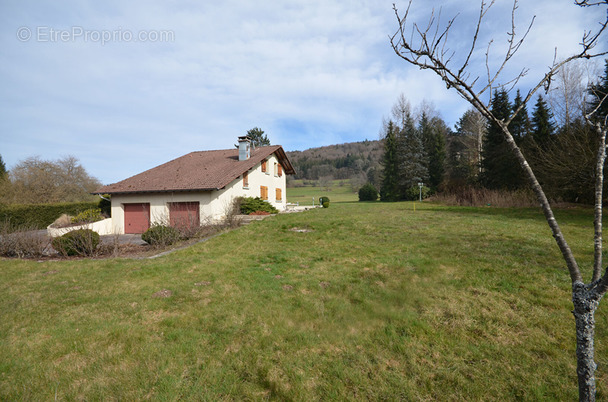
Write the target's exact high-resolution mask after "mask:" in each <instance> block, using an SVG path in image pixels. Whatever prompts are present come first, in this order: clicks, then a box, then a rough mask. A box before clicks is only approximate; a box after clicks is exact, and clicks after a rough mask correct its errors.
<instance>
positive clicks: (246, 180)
mask: <svg viewBox="0 0 608 402" xmlns="http://www.w3.org/2000/svg"><path fill="white" fill-rule="evenodd" d="M243 188H249V173H248V172H245V173H243Z"/></svg>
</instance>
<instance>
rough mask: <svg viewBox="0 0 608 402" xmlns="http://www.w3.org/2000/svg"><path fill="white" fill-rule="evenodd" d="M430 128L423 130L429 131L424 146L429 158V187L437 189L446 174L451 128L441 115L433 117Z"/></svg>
mask: <svg viewBox="0 0 608 402" xmlns="http://www.w3.org/2000/svg"><path fill="white" fill-rule="evenodd" d="M429 126H430V130H423V133H424V132H426V133H427V137H425V138H424V148H425V152H426V155H427V158H428V163H429V165H428V171H429V180H428V185H427V187H430V188H431V190H433V191H437V189H438V188H439V185H441V183H442V182H443V179H444V176H445V159H446V145H445V144H446V138H447V136H448V133H449V131H450V130H449V128H448V127H447V126H446V124H445V122H444V121H443V120H442V119H441V118H439V117H433V118H432V119H431V120H430V121H429Z"/></svg>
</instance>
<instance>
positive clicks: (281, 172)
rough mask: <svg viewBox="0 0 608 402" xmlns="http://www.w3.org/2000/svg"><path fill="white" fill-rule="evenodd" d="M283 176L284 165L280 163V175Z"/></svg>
mask: <svg viewBox="0 0 608 402" xmlns="http://www.w3.org/2000/svg"><path fill="white" fill-rule="evenodd" d="M281 176H283V166H281V164H280V163H279V177H281Z"/></svg>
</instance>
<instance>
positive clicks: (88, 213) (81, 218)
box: [72, 208, 103, 223]
mask: <svg viewBox="0 0 608 402" xmlns="http://www.w3.org/2000/svg"><path fill="white" fill-rule="evenodd" d="M102 219H103V216H102V215H101V209H99V208H91V209H87V210H84V211H82V212H81V213H79V214H78V215H76V216H75V217H73V218H72V223H91V222H97V221H100V220H102Z"/></svg>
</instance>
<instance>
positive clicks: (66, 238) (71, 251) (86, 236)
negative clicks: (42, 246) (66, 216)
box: [52, 229, 99, 256]
mask: <svg viewBox="0 0 608 402" xmlns="http://www.w3.org/2000/svg"><path fill="white" fill-rule="evenodd" d="M52 244H53V248H54V249H55V250H57V251H58V252H59V253H60V254H63V255H67V256H73V255H93V254H94V253H95V250H96V249H97V246H99V233H97V232H94V231H92V230H91V229H78V230H72V231H71V232H68V233H66V234H64V235H63V236H60V237H55V238H54V239H53V242H52Z"/></svg>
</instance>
